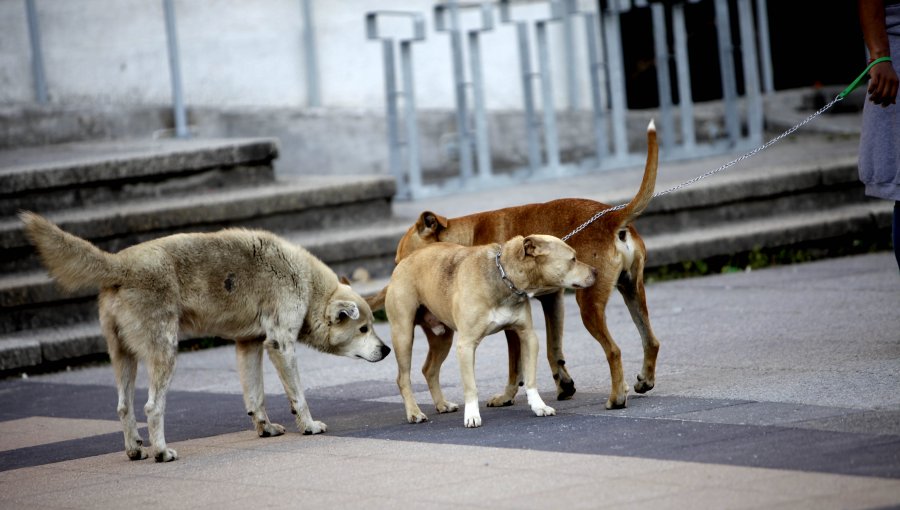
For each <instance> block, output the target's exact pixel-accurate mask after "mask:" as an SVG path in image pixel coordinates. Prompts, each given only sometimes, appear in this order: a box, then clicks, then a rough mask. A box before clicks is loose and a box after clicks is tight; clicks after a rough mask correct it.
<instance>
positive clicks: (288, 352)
mask: <svg viewBox="0 0 900 510" xmlns="http://www.w3.org/2000/svg"><path fill="white" fill-rule="evenodd" d="M263 345H265V347H266V352H268V353H269V359H270V360H272V364H273V365H275V370H276V371H278V377H280V378H281V383H282V384H283V385H284V392H285V393H286V394H287V397H288V400H289V401H290V403H291V412H292V413H294V414H295V415H296V416H297V428H298V429H300V432H302V433H304V434H320V433H322V432H325V431H326V430H328V427H327V426H326V425H325V424H324V423H322V422H320V421H315V420H313V418H312V415H311V414H310V413H309V406H308V405H307V404H306V397H305V396H304V395H303V386H302V385H301V384H300V372H299V371H298V370H297V359H296V358H295V357H294V339H293V338H292V337H291V335H290V334H289V333H287V334H273V333H269V334H267V336H266V341H265V342H264V344H263Z"/></svg>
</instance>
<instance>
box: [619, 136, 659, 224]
mask: <svg viewBox="0 0 900 510" xmlns="http://www.w3.org/2000/svg"><path fill="white" fill-rule="evenodd" d="M658 166H659V145H658V144H657V142H656V124H655V123H654V122H653V120H651V121H650V124H649V125H648V126H647V162H646V164H645V165H644V178H643V179H642V180H641V187H640V189H638V192H637V194H636V195H635V196H634V198H632V199H631V202H629V203H628V205H626V206H625V208H624V209H621V210H620V211H618V213H617V215H618V216H619V228H620V229H621V228H623V227H625V226H626V225H628V224H629V223H631V222H632V221H634V220H636V219H637V217H638V216H640V215H641V213H642V212H644V209H646V208H647V206H648V205H650V199H652V198H653V191H654V190H655V188H656V170H657V168H658Z"/></svg>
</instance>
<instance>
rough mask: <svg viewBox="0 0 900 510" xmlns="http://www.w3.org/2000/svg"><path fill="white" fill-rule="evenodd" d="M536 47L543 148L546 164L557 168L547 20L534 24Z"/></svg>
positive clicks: (556, 138)
mask: <svg viewBox="0 0 900 510" xmlns="http://www.w3.org/2000/svg"><path fill="white" fill-rule="evenodd" d="M535 29H536V34H537V47H538V68H539V70H540V76H541V96H542V98H543V113H544V150H545V151H546V153H547V166H549V167H550V168H551V169H552V170H554V171H556V170H558V169H559V135H558V133H557V130H556V107H555V106H554V104H553V78H552V77H551V76H550V51H549V49H548V47H547V44H548V43H547V22H546V21H538V22H537V23H536V24H535Z"/></svg>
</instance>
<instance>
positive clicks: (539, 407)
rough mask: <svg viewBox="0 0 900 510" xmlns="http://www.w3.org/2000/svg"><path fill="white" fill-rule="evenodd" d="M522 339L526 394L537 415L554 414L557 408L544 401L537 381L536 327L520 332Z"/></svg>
mask: <svg viewBox="0 0 900 510" xmlns="http://www.w3.org/2000/svg"><path fill="white" fill-rule="evenodd" d="M518 334H519V338H521V339H522V369H523V372H524V373H525V374H524V375H525V395H526V396H527V397H528V405H529V406H530V407H531V410H532V411H533V412H534V414H535V416H553V415H555V414H556V410H555V409H553V408H552V407H550V406H548V405H547V404H545V403H544V400H543V399H542V398H541V395H540V393H538V390H537V384H536V382H535V379H536V375H535V374H536V372H537V357H538V339H537V335H535V334H534V329H532V328H526V329H523V330H520V331H519V332H518Z"/></svg>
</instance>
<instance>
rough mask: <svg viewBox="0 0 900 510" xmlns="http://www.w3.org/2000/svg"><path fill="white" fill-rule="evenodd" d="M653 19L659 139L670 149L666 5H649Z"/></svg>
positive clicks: (672, 133)
mask: <svg viewBox="0 0 900 510" xmlns="http://www.w3.org/2000/svg"><path fill="white" fill-rule="evenodd" d="M650 13H651V17H652V19H653V43H654V48H655V52H656V84H657V88H658V90H659V113H660V121H661V122H660V126H661V129H660V139H661V140H662V147H663V149H665V150H667V151H671V150H672V149H674V147H675V138H674V136H675V119H674V118H673V113H672V83H671V80H670V78H669V43H668V37H667V33H668V30H666V7H665V5H663V4H661V3H653V4H651V5H650Z"/></svg>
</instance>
